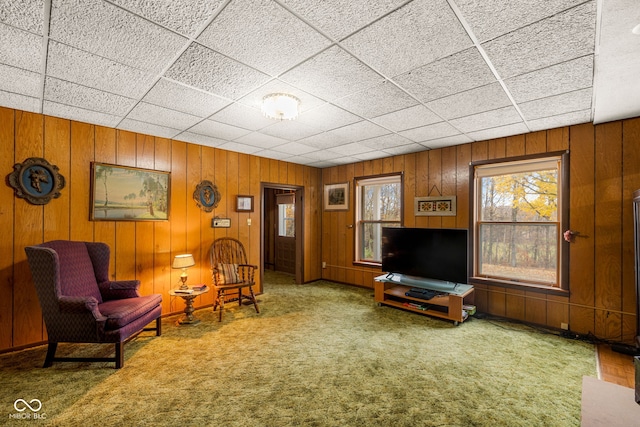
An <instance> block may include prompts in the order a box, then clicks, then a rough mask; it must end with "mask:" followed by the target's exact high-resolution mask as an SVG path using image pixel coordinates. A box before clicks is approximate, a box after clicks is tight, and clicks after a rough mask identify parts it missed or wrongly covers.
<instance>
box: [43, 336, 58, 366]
mask: <svg viewBox="0 0 640 427" xmlns="http://www.w3.org/2000/svg"><path fill="white" fill-rule="evenodd" d="M57 349H58V343H57V342H50V343H49V346H48V347H47V356H46V357H45V359H44V365H43V366H42V367H43V368H48V367H50V366H51V365H53V358H54V357H55V355H56V350H57Z"/></svg>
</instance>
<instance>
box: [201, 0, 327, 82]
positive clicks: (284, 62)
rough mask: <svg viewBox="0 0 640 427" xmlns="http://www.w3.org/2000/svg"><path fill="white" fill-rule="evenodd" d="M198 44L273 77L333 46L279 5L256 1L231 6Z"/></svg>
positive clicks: (221, 14)
mask: <svg viewBox="0 0 640 427" xmlns="http://www.w3.org/2000/svg"><path fill="white" fill-rule="evenodd" d="M239 22H242V25H238V23H239ZM198 42H200V43H202V44H204V45H206V46H208V47H210V48H212V49H214V50H215V51H217V52H220V53H222V54H224V55H227V56H230V57H232V58H235V59H236V60H238V61H240V62H242V63H245V64H247V65H250V66H252V67H255V68H256V69H258V70H260V71H262V72H264V73H267V74H270V75H272V76H275V75H277V74H280V73H282V72H284V71H286V70H288V69H289V68H291V67H293V66H294V65H296V64H298V63H300V62H301V61H303V60H305V59H306V58H309V57H310V56H312V55H314V54H315V53H317V52H319V51H321V50H322V49H324V48H326V47H327V46H329V44H330V43H331V42H330V41H329V40H328V39H327V38H325V37H324V36H322V35H321V34H319V33H318V32H316V31H314V30H313V29H312V28H311V27H309V26H308V25H307V24H305V23H304V22H303V21H301V20H300V19H298V18H296V17H295V16H294V15H292V14H291V13H290V12H288V11H287V10H285V9H283V8H282V7H281V6H280V5H278V4H277V3H276V2H273V1H268V2H267V1H253V0H235V1H233V2H231V3H229V4H228V5H227V6H226V7H225V8H224V10H223V11H222V12H221V13H220V14H219V15H218V16H217V17H216V18H215V19H214V20H213V22H212V23H211V24H210V25H209V26H208V27H207V29H206V30H204V31H203V32H202V34H201V35H200V37H198Z"/></svg>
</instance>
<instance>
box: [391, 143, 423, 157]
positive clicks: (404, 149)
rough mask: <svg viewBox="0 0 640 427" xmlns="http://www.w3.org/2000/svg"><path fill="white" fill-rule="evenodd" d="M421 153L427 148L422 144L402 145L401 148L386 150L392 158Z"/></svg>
mask: <svg viewBox="0 0 640 427" xmlns="http://www.w3.org/2000/svg"><path fill="white" fill-rule="evenodd" d="M419 151H425V147H424V146H423V145H420V144H416V143H413V142H412V143H410V144H407V145H400V146H399V147H391V148H385V149H384V152H385V153H387V154H389V155H391V156H398V155H400V154H409V153H417V152H419Z"/></svg>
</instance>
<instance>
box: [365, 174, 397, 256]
mask: <svg viewBox="0 0 640 427" xmlns="http://www.w3.org/2000/svg"><path fill="white" fill-rule="evenodd" d="M402 205H403V204H402V175H401V174H394V175H384V176H377V177H371V178H356V210H355V211H356V245H355V246H356V262H366V263H381V262H382V256H381V255H380V249H381V238H382V227H401V226H402Z"/></svg>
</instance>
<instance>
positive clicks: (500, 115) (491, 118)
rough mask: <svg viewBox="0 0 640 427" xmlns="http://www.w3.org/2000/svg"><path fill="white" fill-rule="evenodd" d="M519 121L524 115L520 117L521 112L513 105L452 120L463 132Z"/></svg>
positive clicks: (454, 125)
mask: <svg viewBox="0 0 640 427" xmlns="http://www.w3.org/2000/svg"><path fill="white" fill-rule="evenodd" d="M518 122H522V117H520V114H518V111H517V110H516V109H515V107H513V106H509V107H503V108H498V109H497V110H491V111H485V112H482V113H478V114H473V115H471V116H465V117H461V118H459V119H453V120H451V121H450V123H451V125H452V126H453V127H455V128H456V129H458V130H460V131H461V132H463V133H468V132H473V131H477V130H482V129H488V128H495V127H499V126H505V125H510V124H513V123H518Z"/></svg>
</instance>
